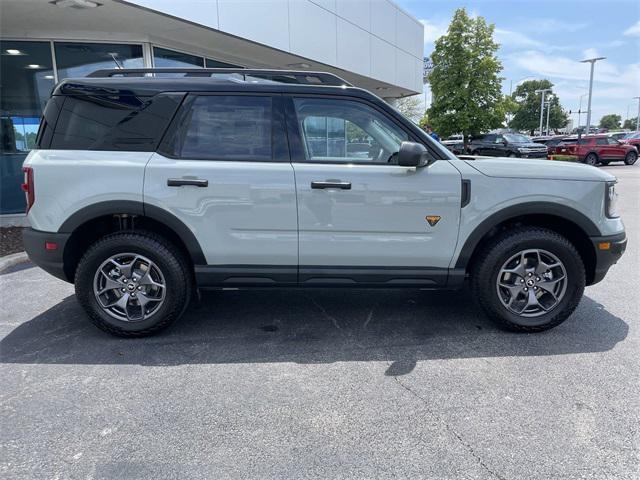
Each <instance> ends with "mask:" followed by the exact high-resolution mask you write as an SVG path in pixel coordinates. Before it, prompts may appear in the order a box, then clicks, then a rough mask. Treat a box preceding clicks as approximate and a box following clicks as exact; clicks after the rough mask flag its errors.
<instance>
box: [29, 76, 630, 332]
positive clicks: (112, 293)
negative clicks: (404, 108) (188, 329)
mask: <svg viewBox="0 0 640 480" xmlns="http://www.w3.org/2000/svg"><path fill="white" fill-rule="evenodd" d="M159 72H163V74H162V75H156V76H152V75H154V74H157V73H159ZM168 74H173V75H182V76H180V77H171V76H168ZM354 144H355V145H356V146H357V148H355V147H354V146H353V145H354ZM24 174H25V183H24V185H23V189H24V190H25V193H26V197H27V203H28V220H29V222H30V224H31V228H30V229H28V230H27V231H26V232H25V234H24V241H25V247H26V250H27V252H28V254H29V256H30V258H31V259H32V260H33V261H34V262H35V263H36V264H37V265H39V266H40V267H42V268H43V269H44V270H46V271H47V272H49V273H51V274H53V275H55V276H56V277H58V278H61V279H64V280H66V281H68V282H73V283H74V284H75V289H76V295H77V299H78V301H79V303H80V304H81V305H82V306H83V307H84V309H85V310H86V312H87V314H88V316H89V318H90V319H91V320H92V321H93V322H94V323H95V324H96V325H97V326H98V327H99V328H101V329H103V330H106V331H108V332H111V333H113V334H116V335H122V336H142V335H146V334H151V333H154V332H157V331H159V330H160V329H162V328H164V327H167V326H168V325H169V324H170V323H171V322H173V321H174V320H176V319H177V318H178V317H180V315H181V314H182V313H183V312H184V311H185V309H186V308H187V305H188V303H189V300H190V299H191V298H192V296H193V294H194V291H195V289H198V288H202V289H203V288H227V287H232V288H249V287H319V286H323V287H340V288H343V287H384V288H388V287H398V288H421V289H433V288H446V289H455V288H459V287H462V286H463V285H464V284H465V281H466V280H467V279H468V281H469V283H470V286H471V288H472V289H473V291H474V296H475V298H477V300H478V302H479V304H480V305H481V307H482V308H483V309H484V310H485V311H486V312H487V314H488V315H489V317H491V318H492V319H494V320H495V321H497V322H498V323H500V324H501V325H503V326H505V327H507V328H510V329H512V330H516V331H524V332H535V331H541V330H544V329H548V328H551V327H553V326H555V325H558V324H559V323H561V322H562V321H564V320H565V319H566V318H567V317H568V316H569V315H570V314H571V313H572V312H573V311H574V309H575V308H576V306H577V305H578V302H579V301H580V298H581V296H582V294H583V290H584V287H585V285H592V284H594V283H596V282H599V281H600V280H602V278H603V277H604V275H605V273H606V272H607V270H608V269H609V267H610V266H611V265H612V264H613V263H615V262H616V261H617V260H618V258H620V256H621V255H622V253H623V252H624V249H625V245H626V236H625V231H624V226H623V224H622V221H621V220H620V218H619V217H618V215H617V213H616V210H615V204H616V192H615V177H613V176H611V175H610V174H608V173H606V172H604V171H600V170H598V169H597V168H594V167H590V166H587V165H581V164H569V163H563V162H547V161H539V160H507V159H497V158H496V159H484V160H475V161H474V160H462V159H458V158H456V157H455V156H454V155H453V154H451V153H450V152H449V151H447V150H446V149H445V148H444V147H442V146H441V145H439V144H438V143H437V142H434V141H433V140H432V139H431V138H430V137H429V136H428V135H426V134H425V133H424V132H423V131H422V130H421V129H420V128H418V127H417V126H416V125H414V124H413V123H412V122H410V121H409V120H407V119H406V118H404V117H403V116H402V115H400V114H399V113H398V112H397V111H396V110H395V109H393V108H392V107H391V106H389V105H388V104H387V103H385V102H384V101H382V100H381V99H379V98H378V97H376V96H375V95H373V94H371V93H369V92H367V91H365V90H361V89H359V88H354V87H352V86H350V85H349V84H348V83H347V82H345V81H344V80H342V79H340V78H338V77H336V76H333V75H330V74H326V73H311V72H291V71H266V70H233V69H193V70H190V69H165V70H160V69H157V70H153V69H139V70H112V71H98V72H94V73H93V74H91V75H90V76H89V77H87V78H80V79H67V80H64V81H63V82H61V83H60V84H59V85H57V87H56V88H55V90H54V92H53V95H52V97H51V99H50V100H49V102H48V103H47V106H46V108H45V111H44V115H43V118H42V123H41V127H40V130H39V133H38V138H37V148H36V149H35V150H33V151H32V152H31V153H30V154H29V156H28V158H27V159H26V161H25V163H24Z"/></svg>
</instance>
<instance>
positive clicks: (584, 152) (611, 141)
mask: <svg viewBox="0 0 640 480" xmlns="http://www.w3.org/2000/svg"><path fill="white" fill-rule="evenodd" d="M555 154H556V155H573V156H576V157H578V160H579V161H581V162H583V163H586V164H587V165H596V164H598V163H600V164H601V165H609V162H618V161H622V162H624V163H626V164H627V165H633V164H634V163H636V160H637V159H638V150H637V149H636V147H634V146H633V145H627V144H625V143H621V142H619V141H618V140H616V139H615V138H611V137H609V136H607V135H585V136H583V137H581V138H580V140H578V137H575V138H566V139H564V140H563V141H562V142H561V143H560V144H559V145H558V146H557V147H556V148H555Z"/></svg>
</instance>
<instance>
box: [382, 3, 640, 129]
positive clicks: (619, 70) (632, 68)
mask: <svg viewBox="0 0 640 480" xmlns="http://www.w3.org/2000/svg"><path fill="white" fill-rule="evenodd" d="M395 2H396V3H397V4H398V5H400V7H402V8H403V9H404V10H406V11H407V12H408V13H410V14H411V15H413V16H414V17H416V18H418V19H419V20H420V21H421V22H422V23H423V25H424V53H425V56H429V54H430V53H431V52H432V51H433V49H434V41H435V40H436V39H437V38H438V37H439V36H441V35H443V34H445V33H446V31H447V27H448V25H449V22H450V21H451V18H452V17H453V13H454V12H455V10H456V9H457V8H460V7H465V8H466V10H467V12H468V13H469V14H470V15H472V16H478V15H480V16H482V17H484V18H485V19H486V20H487V22H488V23H493V24H494V25H495V34H494V39H495V40H496V42H497V43H499V44H500V49H499V51H498V57H499V59H500V60H501V61H502V65H503V67H504V69H503V71H502V73H501V76H502V77H504V80H503V83H502V85H503V92H504V93H505V94H508V93H509V90H510V86H511V84H513V88H514V89H515V88H516V86H517V85H518V84H519V83H522V82H523V81H525V80H530V79H541V78H546V79H549V80H550V81H551V82H553V84H554V92H555V93H556V94H557V95H558V97H559V99H560V103H561V104H562V106H563V107H564V108H565V109H566V110H578V107H579V106H580V97H581V96H582V95H584V96H583V97H582V110H583V111H586V110H587V99H588V95H585V94H587V93H588V91H589V68H590V67H589V64H584V63H579V61H580V60H584V59H586V58H593V57H607V58H606V60H602V61H599V62H597V63H596V65H595V72H594V80H593V100H592V108H591V110H592V120H591V123H592V124H597V123H598V122H599V120H600V117H602V116H603V115H606V114H609V113H615V114H618V115H620V116H621V117H622V120H623V121H624V119H625V118H627V112H628V114H629V117H636V115H637V114H638V100H637V99H635V100H634V99H633V97H637V96H640V1H638V0H598V1H596V0H581V1H574V0H555V1H552V0H537V1H526V0H476V1H464V0H395ZM429 100H430V97H429V95H428V94H427V102H429ZM571 118H572V119H573V122H574V126H576V125H577V122H578V115H577V114H574V115H571ZM585 123H586V114H583V115H582V117H581V124H582V125H584V124H585Z"/></svg>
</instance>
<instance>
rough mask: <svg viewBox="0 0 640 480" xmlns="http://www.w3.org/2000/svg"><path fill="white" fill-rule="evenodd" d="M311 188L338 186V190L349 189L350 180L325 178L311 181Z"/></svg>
mask: <svg viewBox="0 0 640 480" xmlns="http://www.w3.org/2000/svg"><path fill="white" fill-rule="evenodd" d="M311 188H313V189H320V188H338V189H340V190H351V182H341V181H340V180H325V181H315V182H311Z"/></svg>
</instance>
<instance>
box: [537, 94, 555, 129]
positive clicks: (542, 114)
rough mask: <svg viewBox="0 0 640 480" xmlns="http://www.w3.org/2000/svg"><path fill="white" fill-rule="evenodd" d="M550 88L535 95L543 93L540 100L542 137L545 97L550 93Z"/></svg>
mask: <svg viewBox="0 0 640 480" xmlns="http://www.w3.org/2000/svg"><path fill="white" fill-rule="evenodd" d="M550 91H551V89H550V88H543V89H540V90H536V91H535V93H541V94H542V97H541V98H540V130H539V132H540V135H542V120H543V119H544V96H545V94H546V93H547V92H550Z"/></svg>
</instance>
